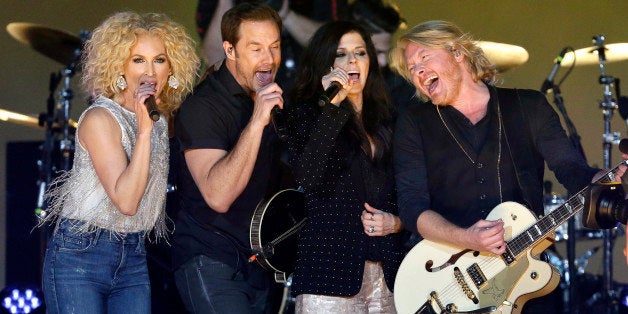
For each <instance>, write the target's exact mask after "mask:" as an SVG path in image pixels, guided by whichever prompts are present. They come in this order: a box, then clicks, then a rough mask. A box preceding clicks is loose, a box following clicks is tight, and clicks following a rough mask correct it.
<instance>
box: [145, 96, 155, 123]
mask: <svg viewBox="0 0 628 314" xmlns="http://www.w3.org/2000/svg"><path fill="white" fill-rule="evenodd" d="M144 104H145V105H146V109H148V116H149V117H150V118H151V120H153V121H155V122H157V121H158V120H159V110H157V102H156V101H155V95H150V96H148V98H146V100H145V101H144Z"/></svg>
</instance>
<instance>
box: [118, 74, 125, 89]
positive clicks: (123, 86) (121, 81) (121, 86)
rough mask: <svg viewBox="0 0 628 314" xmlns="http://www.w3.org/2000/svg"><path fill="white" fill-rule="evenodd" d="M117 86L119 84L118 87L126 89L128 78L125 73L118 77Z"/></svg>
mask: <svg viewBox="0 0 628 314" xmlns="http://www.w3.org/2000/svg"><path fill="white" fill-rule="evenodd" d="M116 86H118V88H119V89H120V90H125V89H126V86H127V85H126V79H124V75H120V76H119V77H118V79H117V80H116Z"/></svg>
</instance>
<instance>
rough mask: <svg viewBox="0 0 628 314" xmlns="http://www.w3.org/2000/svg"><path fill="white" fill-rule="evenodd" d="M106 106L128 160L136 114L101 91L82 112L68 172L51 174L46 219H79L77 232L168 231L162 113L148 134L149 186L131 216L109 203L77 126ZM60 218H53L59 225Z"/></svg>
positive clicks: (166, 147)
mask: <svg viewBox="0 0 628 314" xmlns="http://www.w3.org/2000/svg"><path fill="white" fill-rule="evenodd" d="M94 108H105V109H107V110H108V111H109V112H110V113H111V115H112V116H113V117H114V118H115V119H116V120H117V121H118V124H119V125H120V129H121V130H122V146H123V148H124V151H125V152H126V155H127V157H128V158H129V160H130V159H131V154H132V153H133V147H134V145H135V141H136V137H137V121H136V120H135V113H133V112H131V111H128V110H126V109H124V108H123V107H122V106H120V105H119V104H117V103H116V102H114V101H113V100H111V99H109V98H106V97H103V96H100V97H99V98H98V99H96V101H95V102H94V103H93V104H92V105H91V106H90V107H89V108H87V109H86V110H85V112H83V114H82V115H81V117H80V119H79V121H78V127H77V130H76V134H77V136H76V148H75V149H76V151H75V153H74V164H73V167H72V169H71V170H70V171H67V172H65V173H63V174H62V175H61V176H60V177H58V178H57V179H55V180H54V181H53V182H52V183H51V185H50V188H49V189H48V191H46V194H45V197H46V200H47V201H48V216H47V217H46V218H45V221H42V222H41V224H43V223H45V222H47V221H53V220H54V219H56V218H58V217H63V218H69V219H75V220H79V221H80V222H81V224H80V228H79V230H78V231H79V232H85V233H90V232H95V231H96V230H98V229H99V228H102V229H107V230H110V231H112V232H113V233H114V234H118V235H121V233H128V232H148V231H150V230H151V229H153V227H154V228H155V230H154V231H155V233H154V236H155V237H157V238H160V237H164V236H166V233H167V232H168V230H167V228H166V222H165V219H166V214H165V205H166V189H167V181H168V158H169V154H170V149H169V143H168V125H167V123H166V121H165V118H164V117H163V116H162V117H161V118H160V119H159V121H157V122H155V124H154V126H153V131H152V134H151V139H150V144H151V145H150V146H151V154H150V170H149V175H148V185H147V186H146V191H145V192H144V196H143V197H142V200H141V202H140V204H139V208H138V210H137V213H136V214H135V215H134V216H128V215H123V214H122V213H121V212H120V211H119V210H118V209H117V208H116V207H115V206H114V205H113V203H112V202H111V199H110V198H109V196H108V195H107V193H106V192H105V189H104V187H103V186H102V184H101V183H100V180H99V179H98V176H97V175H96V171H95V169H94V165H93V164H92V160H91V158H90V157H89V152H88V151H87V150H86V149H85V148H84V147H83V146H82V145H81V143H80V141H79V138H78V129H79V128H80V127H81V121H82V120H83V117H84V116H85V113H87V111H89V110H92V109H94ZM59 221H60V219H57V224H58V223H59Z"/></svg>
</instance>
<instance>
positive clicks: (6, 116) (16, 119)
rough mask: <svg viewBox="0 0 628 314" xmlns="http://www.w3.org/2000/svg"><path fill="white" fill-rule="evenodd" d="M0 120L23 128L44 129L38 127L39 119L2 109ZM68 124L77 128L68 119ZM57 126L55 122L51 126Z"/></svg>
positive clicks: (40, 126) (74, 122)
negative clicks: (23, 126)
mask: <svg viewBox="0 0 628 314" xmlns="http://www.w3.org/2000/svg"><path fill="white" fill-rule="evenodd" d="M0 120H2V121H7V122H13V123H17V124H21V125H25V126H30V127H34V128H43V127H44V126H43V125H39V118H37V117H33V116H29V115H25V114H21V113H17V112H13V111H9V110H4V109H0ZM68 123H69V124H70V126H71V127H73V128H75V129H76V127H77V126H78V123H77V122H76V121H74V120H72V119H70V121H69V122H68ZM58 126H59V125H58V123H56V122H55V123H54V124H53V125H52V127H53V128H56V127H58Z"/></svg>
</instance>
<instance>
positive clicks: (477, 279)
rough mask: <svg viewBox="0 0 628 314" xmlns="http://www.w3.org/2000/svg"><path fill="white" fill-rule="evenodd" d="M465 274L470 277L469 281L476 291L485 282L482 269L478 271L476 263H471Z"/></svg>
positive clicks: (478, 267)
mask: <svg viewBox="0 0 628 314" xmlns="http://www.w3.org/2000/svg"><path fill="white" fill-rule="evenodd" d="M467 274H469V277H471V280H473V283H474V284H475V286H476V287H477V288H478V289H480V286H482V285H483V284H484V283H485V282H486V276H484V272H482V269H480V266H479V265H478V264H477V263H473V265H471V266H469V268H467Z"/></svg>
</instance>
